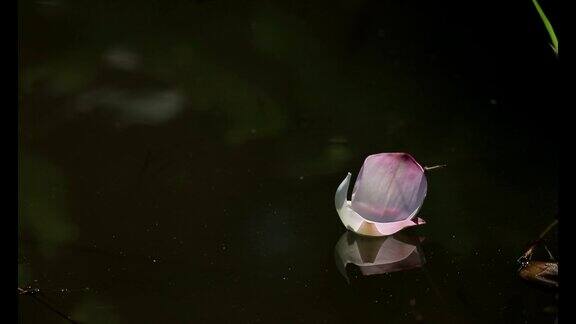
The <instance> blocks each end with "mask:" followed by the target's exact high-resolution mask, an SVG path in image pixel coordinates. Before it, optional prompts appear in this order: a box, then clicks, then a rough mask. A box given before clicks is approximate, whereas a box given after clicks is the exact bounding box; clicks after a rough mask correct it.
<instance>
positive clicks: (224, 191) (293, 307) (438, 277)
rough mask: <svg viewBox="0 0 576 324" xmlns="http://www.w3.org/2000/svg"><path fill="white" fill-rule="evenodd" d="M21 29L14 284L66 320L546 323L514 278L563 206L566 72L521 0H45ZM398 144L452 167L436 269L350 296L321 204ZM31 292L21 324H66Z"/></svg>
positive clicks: (439, 194) (339, 229)
mask: <svg viewBox="0 0 576 324" xmlns="http://www.w3.org/2000/svg"><path fill="white" fill-rule="evenodd" d="M540 5H541V6H542V8H543V9H544V11H545V12H546V14H547V15H548V18H549V19H550V21H551V23H552V25H553V26H554V28H555V30H556V33H557V35H558V38H559V39H560V40H562V28H561V22H560V21H559V8H558V3H557V2H554V1H548V0H546V1H545V0H542V1H541V3H540ZM18 17H19V28H18V35H19V36H18V37H19V80H18V91H19V93H18V98H19V99H18V103H19V107H18V112H19V116H18V132H19V152H18V154H19V156H18V158H19V162H18V164H19V170H18V172H19V190H18V195H19V199H18V200H19V208H18V209H19V212H18V218H19V224H18V235H19V241H18V281H19V286H21V287H25V286H32V287H38V288H39V289H41V291H42V292H43V293H44V295H45V297H46V298H49V300H50V303H51V304H53V305H54V306H55V307H57V308H58V309H60V310H61V311H62V312H64V313H66V314H69V315H70V316H71V317H72V318H74V319H77V320H81V321H83V322H86V323H159V322H166V321H168V322H175V323H182V322H185V323H187V322H209V323H219V322H225V323H226V322H228V323H231V322H234V323H239V322H246V323H257V322H263V323H269V322H288V323H294V322H307V323H318V322H323V323H348V322H358V321H361V320H371V321H376V320H378V321H385V322H388V323H412V322H418V321H420V322H425V323H446V322H447V321H452V322H458V323H476V322H478V323H479V322H485V321H491V322H494V323H504V322H505V323H553V322H554V319H555V312H556V311H555V309H556V302H557V300H556V297H555V295H554V294H552V293H549V292H545V291H540V290H538V289H535V288H534V287H532V286H529V285H526V284H525V283H524V282H522V281H521V280H520V278H519V277H518V276H517V274H516V270H517V268H518V264H517V263H516V259H517V258H518V257H519V256H520V254H522V253H523V252H524V248H525V247H526V244H527V243H528V242H530V241H531V240H533V239H535V238H536V237H537V235H538V234H539V233H540V232H541V231H542V230H543V229H544V227H545V226H546V225H548V224H549V223H550V222H551V221H552V220H554V218H555V217H556V216H557V211H558V207H557V204H558V199H557V196H558V151H559V144H558V137H559V135H560V127H559V126H558V125H559V120H560V118H559V117H558V116H559V112H560V107H559V100H558V97H559V89H560V88H561V85H562V82H561V80H560V73H559V71H560V60H559V58H558V57H556V56H555V54H554V52H553V51H552V49H551V48H550V46H549V43H550V38H549V36H548V34H547V32H546V30H545V28H544V25H543V23H542V21H541V20H540V18H539V16H538V14H537V12H536V10H535V8H534V6H533V4H532V2H531V1H530V0H526V1H515V2H503V1H482V2H466V1H442V2H433V1H426V2H421V1H361V0H358V1H313V2H309V1H219V0H204V1H191V0H189V1H184V0H174V1H130V0H121V1H84V0H77V1H66V0H37V1H18ZM395 151H402V152H408V153H410V154H412V155H413V156H414V157H415V158H416V159H417V160H418V161H419V162H420V163H421V164H423V165H433V164H444V163H445V164H447V165H448V167H447V168H445V169H442V170H438V171H434V172H433V173H431V174H430V175H429V177H428V183H429V188H428V197H427V199H426V201H425V203H424V206H423V208H422V210H421V213H420V216H421V217H422V218H424V219H426V220H427V222H428V224H427V225H425V226H424V227H422V228H418V229H416V231H415V232H414V233H412V234H413V235H418V236H425V237H426V239H425V240H424V242H423V243H422V251H423V253H424V255H425V256H426V264H425V266H424V267H422V268H419V269H413V270H409V271H405V272H397V273H392V274H387V275H379V276H371V277H361V276H358V275H355V276H353V278H352V279H353V280H352V281H351V283H350V284H349V283H347V282H346V281H345V280H344V278H343V277H342V276H341V275H340V274H339V273H338V271H337V269H336V265H335V262H334V246H335V245H336V242H337V241H338V239H339V238H340V236H341V235H342V234H343V233H344V232H345V229H344V227H343V226H342V224H341V223H340V220H339V219H338V217H337V214H336V212H335V210H334V204H333V198H334V192H335V190H336V187H337V185H338V184H339V183H340V181H341V180H342V179H343V178H344V176H345V175H346V173H347V172H352V173H353V175H354V176H355V175H356V174H357V172H358V170H359V168H360V166H361V164H362V161H363V159H364V158H365V157H366V156H367V155H369V154H373V153H377V152H395ZM549 241H550V242H549V247H550V248H551V249H552V250H553V251H554V252H556V245H555V236H554V233H553V234H551V238H549ZM27 297H28V296H22V297H19V310H18V312H19V317H20V321H21V322H22V323H59V322H61V321H62V319H61V318H60V317H58V315H56V314H55V313H54V312H52V311H50V310H49V309H47V308H46V307H44V306H43V305H41V304H39V303H37V302H36V301H34V300H33V299H32V298H27ZM415 314H418V315H415Z"/></svg>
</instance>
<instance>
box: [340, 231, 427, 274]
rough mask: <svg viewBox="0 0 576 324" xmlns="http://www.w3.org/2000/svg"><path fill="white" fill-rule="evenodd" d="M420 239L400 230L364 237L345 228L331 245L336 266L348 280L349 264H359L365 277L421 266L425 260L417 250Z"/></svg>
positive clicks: (420, 251)
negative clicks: (338, 238) (390, 234)
mask: <svg viewBox="0 0 576 324" xmlns="http://www.w3.org/2000/svg"><path fill="white" fill-rule="evenodd" d="M421 240H422V239H420V238H418V237H409V236H406V235H404V234H400V233H398V234H395V235H393V236H385V237H366V236H361V235H357V234H354V233H352V232H350V231H346V232H345V233H344V234H342V236H341V237H340V240H338V243H336V247H335V248H334V254H335V258H336V267H337V268H338V271H340V273H341V274H342V275H343V276H344V278H346V281H348V282H349V281H350V280H349V278H348V275H347V273H346V266H347V265H348V264H349V263H352V264H354V265H356V266H358V267H359V269H360V272H361V273H362V275H364V276H370V275H376V274H382V273H390V272H396V271H402V270H408V269H414V268H420V267H422V266H423V265H424V263H425V262H426V261H425V259H424V254H423V253H422V250H421V249H420V242H421Z"/></svg>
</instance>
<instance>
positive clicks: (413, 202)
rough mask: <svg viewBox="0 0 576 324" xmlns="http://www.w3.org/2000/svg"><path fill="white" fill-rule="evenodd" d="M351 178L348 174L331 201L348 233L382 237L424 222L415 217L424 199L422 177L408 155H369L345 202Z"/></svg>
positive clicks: (423, 176)
mask: <svg viewBox="0 0 576 324" xmlns="http://www.w3.org/2000/svg"><path fill="white" fill-rule="evenodd" d="M351 176H352V175H351V174H350V173H348V175H347V176H346V178H345V179H344V180H343V181H342V183H341V184H340V185H339V186H338V189H337V190H336V195H335V198H334V201H335V206H336V211H337V212H338V215H339V216H340V220H341V221H342V223H343V224H344V226H346V228H348V229H349V230H351V231H353V232H355V233H358V234H361V235H365V236H386V235H392V234H394V233H396V232H398V231H400V230H402V229H404V228H406V227H411V226H416V225H420V224H424V223H425V222H424V220H423V219H420V218H415V216H416V214H417V213H418V211H419V209H420V207H421V206H422V203H423V201H424V198H425V196H426V185H427V184H426V177H425V175H424V169H423V168H422V167H421V166H420V165H419V164H418V163H417V162H416V161H414V159H413V158H412V157H411V156H410V155H408V154H405V153H382V154H376V155H371V156H369V157H368V158H367V159H366V161H365V163H364V165H363V167H362V169H361V171H360V175H359V177H358V180H357V181H356V185H355V187H354V193H353V194H352V201H349V200H348V198H347V195H348V187H349V185H350V178H351ZM401 179H404V181H400V180H401ZM369 189H370V190H369Z"/></svg>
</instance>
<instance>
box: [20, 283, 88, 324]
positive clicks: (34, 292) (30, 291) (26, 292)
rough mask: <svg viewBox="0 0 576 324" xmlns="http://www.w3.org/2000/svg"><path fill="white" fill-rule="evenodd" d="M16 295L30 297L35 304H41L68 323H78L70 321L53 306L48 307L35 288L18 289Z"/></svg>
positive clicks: (38, 290)
mask: <svg viewBox="0 0 576 324" xmlns="http://www.w3.org/2000/svg"><path fill="white" fill-rule="evenodd" d="M18 294H19V295H26V296H30V297H32V298H33V299H34V300H36V301H37V302H39V303H41V304H42V305H44V306H46V307H47V308H48V309H49V310H51V311H53V312H54V313H56V314H58V315H60V317H62V318H64V319H65V320H67V321H68V322H70V323H75V324H78V322H76V321H75V320H73V319H71V318H70V317H68V315H66V314H64V313H62V312H61V311H59V310H58V309H56V308H55V307H54V306H52V305H50V304H49V303H48V302H47V301H45V300H44V298H42V297H40V296H39V295H40V294H41V292H40V289H37V288H29V289H22V288H20V287H18Z"/></svg>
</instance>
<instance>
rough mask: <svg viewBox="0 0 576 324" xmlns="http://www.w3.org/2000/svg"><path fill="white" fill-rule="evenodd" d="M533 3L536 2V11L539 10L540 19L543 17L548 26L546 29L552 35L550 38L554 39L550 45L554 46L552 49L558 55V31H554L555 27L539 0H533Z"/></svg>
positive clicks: (545, 24)
mask: <svg viewBox="0 0 576 324" xmlns="http://www.w3.org/2000/svg"><path fill="white" fill-rule="evenodd" d="M532 3H533V4H534V7H536V11H538V15H540V19H542V22H543V23H544V27H546V30H547V31H548V34H549V35H550V39H551V40H552V44H550V46H551V47H552V50H554V53H555V54H556V55H558V38H557V37H556V33H554V28H553V27H552V24H551V23H550V21H549V20H548V18H547V17H546V14H545V13H544V11H543V10H542V8H541V7H540V5H539V4H538V1H537V0H532Z"/></svg>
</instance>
